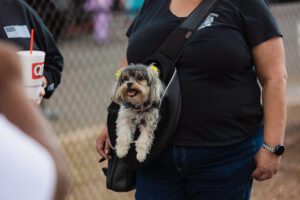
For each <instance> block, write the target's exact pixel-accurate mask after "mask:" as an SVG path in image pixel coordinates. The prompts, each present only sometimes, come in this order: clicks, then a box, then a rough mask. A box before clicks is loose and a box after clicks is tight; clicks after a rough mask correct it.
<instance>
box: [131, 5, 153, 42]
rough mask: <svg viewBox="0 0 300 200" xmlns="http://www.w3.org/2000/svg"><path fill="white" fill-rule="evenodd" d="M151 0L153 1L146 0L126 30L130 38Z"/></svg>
mask: <svg viewBox="0 0 300 200" xmlns="http://www.w3.org/2000/svg"><path fill="white" fill-rule="evenodd" d="M150 2H151V0H145V1H144V3H143V6H142V8H141V9H140V11H139V12H138V13H137V15H136V16H135V18H134V20H133V21H132V23H131V25H130V26H129V28H128V29H127V31H126V36H127V37H128V38H129V37H130V35H131V34H132V32H134V30H135V29H136V25H137V23H138V21H139V19H140V18H141V15H142V14H143V12H144V10H145V9H147V7H148V6H149V4H150Z"/></svg>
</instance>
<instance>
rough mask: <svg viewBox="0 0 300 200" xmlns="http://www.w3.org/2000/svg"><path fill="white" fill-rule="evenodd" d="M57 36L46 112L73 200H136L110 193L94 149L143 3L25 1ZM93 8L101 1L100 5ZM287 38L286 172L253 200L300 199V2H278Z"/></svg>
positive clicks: (258, 186)
mask: <svg viewBox="0 0 300 200" xmlns="http://www.w3.org/2000/svg"><path fill="white" fill-rule="evenodd" d="M27 2H28V3H29V4H30V5H31V6H32V7H33V8H34V9H35V10H36V11H37V12H38V13H39V15H40V16H41V17H42V18H43V20H44V22H45V23H46V25H47V26H48V28H49V29H50V31H51V32H52V34H53V36H54V37H55V39H56V41H57V42H58V45H59V48H60V50H61V52H62V54H63V56H64V58H65V67H64V71H63V78H62V84H61V86H60V87H59V89H58V90H57V91H56V93H55V94H54V96H53V97H52V98H51V99H50V100H48V101H46V102H45V104H44V108H43V109H44V113H45V115H46V116H47V117H48V118H49V119H50V120H51V122H52V125H53V127H54V129H55V131H56V133H57V135H58V137H59V139H60V142H61V144H62V145H63V148H64V150H65V151H66V154H67V161H68V167H69V172H70V176H71V186H70V189H69V194H68V197H67V199H68V200H118V199H122V200H124V199H133V196H134V193H133V192H132V193H123V194H122V193H114V192H111V191H108V190H106V187H105V178H104V176H103V173H102V170H101V169H102V167H104V166H105V165H106V163H103V164H99V163H98V159H99V156H98V155H97V153H96V150H95V143H96V138H97V136H98V134H99V133H100V131H101V130H102V128H103V126H104V124H105V121H106V108H107V105H108V103H109V100H110V91H111V86H112V84H113V81H114V74H115V72H116V70H117V69H118V68H119V66H120V63H121V61H122V59H123V58H124V57H125V50H126V45H127V38H126V36H125V32H126V30H127V28H128V26H129V24H130V23H131V21H132V19H133V17H134V15H135V13H136V12H137V11H138V9H139V8H140V6H141V4H142V3H143V0H27ZM93 2H98V3H97V4H94V3H93ZM270 4H271V8H272V12H273V14H274V15H275V17H276V18H277V20H278V22H279V25H280V27H281V30H282V32H283V34H284V43H285V48H286V59H287V69H288V74H289V79H288V90H287V96H288V123H287V129H286V140H285V144H286V146H287V151H286V154H285V155H284V156H283V159H282V166H281V170H280V172H279V173H278V174H277V176H276V177H275V178H273V179H272V180H270V181H266V182H263V183H259V182H255V183H254V189H253V195H252V198H251V199H253V200H256V199H257V200H261V199H267V200H277V199H281V200H282V199H283V200H298V199H300V186H299V185H300V156H299V153H300V146H299V145H298V143H300V123H299V122H300V67H299V64H300V1H298V0H290V1H288V0H273V1H271V2H270Z"/></svg>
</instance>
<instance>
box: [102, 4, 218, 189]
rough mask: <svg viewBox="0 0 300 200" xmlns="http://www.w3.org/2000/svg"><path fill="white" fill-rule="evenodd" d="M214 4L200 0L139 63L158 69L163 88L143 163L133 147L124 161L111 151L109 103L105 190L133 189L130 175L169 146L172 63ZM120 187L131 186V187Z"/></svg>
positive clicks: (174, 114) (175, 99)
mask: <svg viewBox="0 0 300 200" xmlns="http://www.w3.org/2000/svg"><path fill="white" fill-rule="evenodd" d="M218 1H219V0H204V1H203V2H202V3H201V4H200V5H199V6H198V7H197V8H196V9H195V10H194V11H193V12H192V13H191V14H190V16H189V17H188V18H187V19H186V20H185V21H184V22H183V23H181V24H180V25H179V26H178V27H176V28H175V29H174V30H173V32H172V33H171V34H170V35H169V36H168V38H167V39H166V40H165V42H164V43H163V44H162V45H161V46H160V48H159V49H158V50H157V52H156V53H155V54H154V55H152V56H150V57H149V58H147V59H146V60H145V62H144V63H143V64H146V65H148V64H150V63H155V64H156V66H157V67H158V68H159V69H160V78H161V80H162V81H163V82H164V84H165V85H166V95H165V97H164V98H163V100H162V103H161V106H160V108H159V112H160V120H159V122H158V125H157V128H156V130H155V132H154V135H155V139H154V141H153V145H152V147H151V150H150V153H149V154H148V155H147V158H146V160H145V161H144V162H142V163H140V162H139V161H138V160H137V159H136V151H135V145H134V144H131V148H130V150H129V152H128V154H127V156H126V157H125V158H122V159H120V158H118V157H117V156H116V154H115V151H114V146H115V143H116V120H117V118H118V111H119V108H120V106H119V105H118V104H116V103H114V102H112V103H111V104H110V106H109V107H108V116H107V128H108V135H109V139H110V143H111V147H112V154H113V159H112V160H109V161H108V170H107V172H108V174H109V173H110V175H109V176H107V179H114V180H107V188H108V189H111V190H113V191H129V190H131V189H133V188H134V186H135V181H132V180H133V179H135V173H134V171H135V170H137V169H139V168H140V167H143V166H145V165H148V164H149V163H151V162H152V161H153V160H154V159H156V158H157V157H158V156H159V154H160V153H161V152H162V151H163V150H164V149H165V148H166V147H168V145H169V144H170V143H171V142H172V139H173V138H174V133H175V130H176V128H177V123H178V120H179V116H180V109H181V90H180V84H179V78H178V75H177V71H176V67H175V66H176V62H177V60H178V58H179V56H180V55H181V52H182V51H183V49H184V45H185V44H186V41H187V40H188V39H190V38H191V36H192V35H193V33H194V31H195V30H196V29H197V27H198V26H199V25H200V24H202V23H203V22H204V20H205V19H206V17H207V15H208V14H209V13H210V11H211V10H212V9H213V8H214V7H215V6H216V5H217V3H218ZM138 136H139V132H138V130H137V132H136V133H135V137H136V138H137V137H138ZM116 165H119V166H116ZM132 172H133V173H132ZM120 174H123V176H122V177H120V176H118V175H120ZM108 183H109V184H108ZM123 183H132V185H130V184H123ZM120 187H122V188H120Z"/></svg>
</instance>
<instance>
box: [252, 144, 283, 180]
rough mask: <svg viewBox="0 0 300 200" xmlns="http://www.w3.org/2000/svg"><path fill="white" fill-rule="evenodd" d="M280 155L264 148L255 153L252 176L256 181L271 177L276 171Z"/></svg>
mask: <svg viewBox="0 0 300 200" xmlns="http://www.w3.org/2000/svg"><path fill="white" fill-rule="evenodd" d="M280 160H281V157H280V156H277V155H275V154H273V153H271V152H269V151H267V150H265V149H264V148H260V150H259V151H258V152H257V154H256V155H255V162H256V169H255V170H254V172H253V173H252V177H253V178H254V179H255V180H257V181H264V180H268V179H270V178H272V177H273V176H274V175H275V174H276V173H277V171H278V169H279V165H280Z"/></svg>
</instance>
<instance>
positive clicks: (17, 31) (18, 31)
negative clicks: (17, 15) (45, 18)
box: [4, 25, 30, 38]
mask: <svg viewBox="0 0 300 200" xmlns="http://www.w3.org/2000/svg"><path fill="white" fill-rule="evenodd" d="M4 30H5V33H6V35H7V37H8V38H30V33H29V30H28V28H27V26H26V25H22V26H5V27H4Z"/></svg>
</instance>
